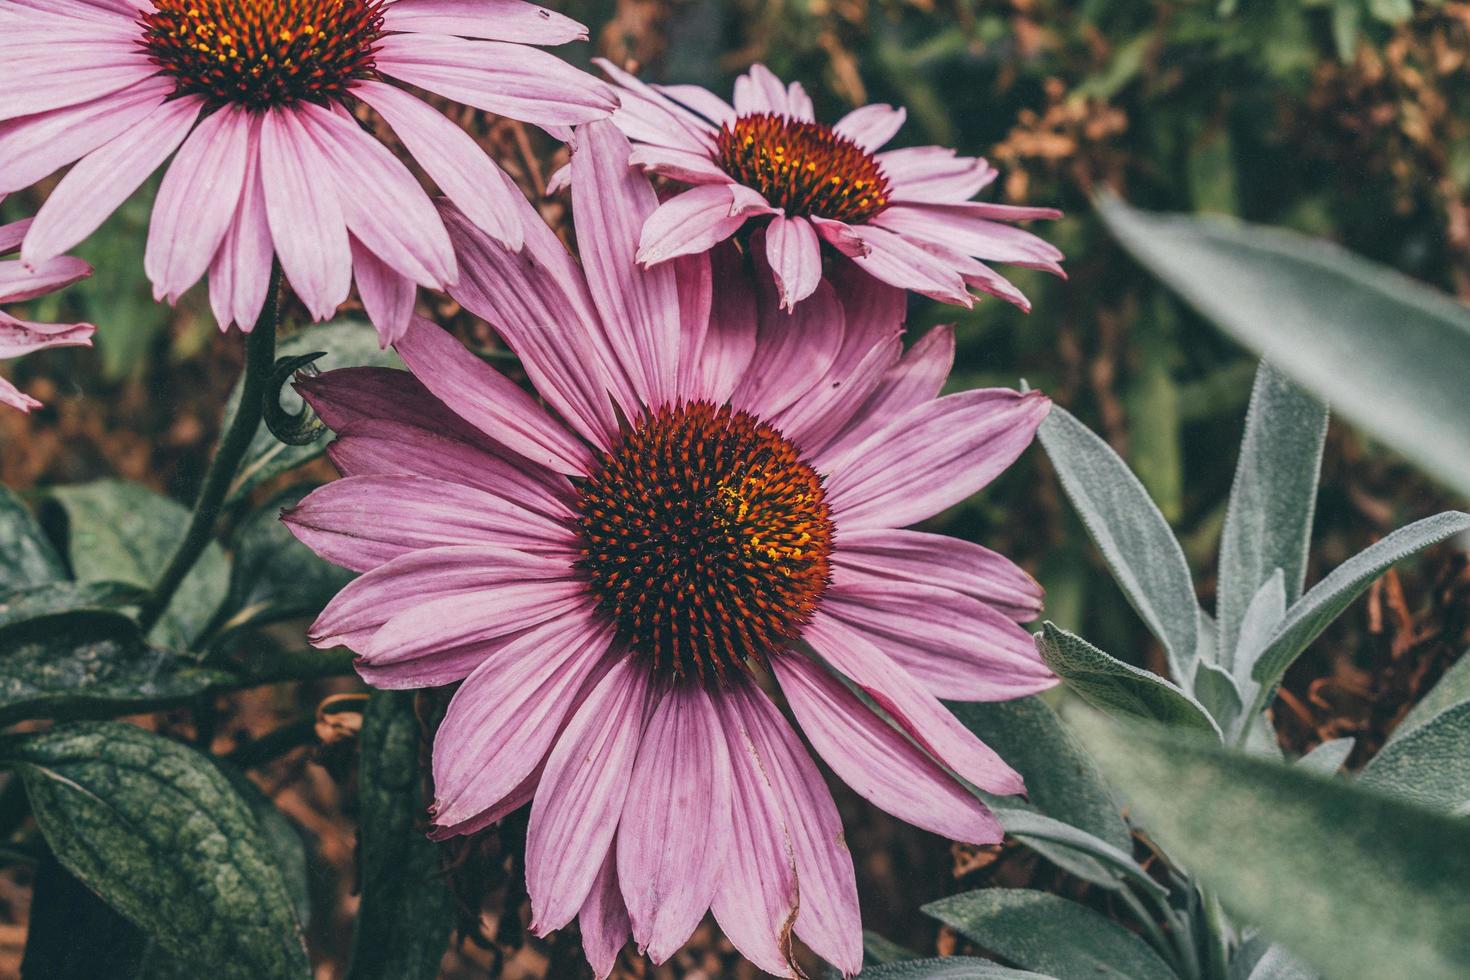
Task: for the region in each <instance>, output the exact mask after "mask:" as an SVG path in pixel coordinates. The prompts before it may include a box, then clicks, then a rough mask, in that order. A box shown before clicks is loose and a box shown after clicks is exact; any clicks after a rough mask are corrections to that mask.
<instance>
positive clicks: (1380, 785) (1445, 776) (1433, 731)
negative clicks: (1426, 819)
mask: <svg viewBox="0 0 1470 980" xmlns="http://www.w3.org/2000/svg"><path fill="white" fill-rule="evenodd" d="M1358 780H1359V782H1361V783H1362V784H1363V785H1365V786H1372V787H1374V788H1376V789H1381V790H1383V791H1384V792H1385V793H1392V794H1393V795H1394V796H1397V797H1399V798H1400V799H1405V800H1413V801H1414V802H1416V803H1421V804H1423V805H1424V806H1428V807H1434V808H1435V809H1439V810H1447V811H1449V812H1451V813H1464V812H1467V811H1470V702H1462V703H1460V704H1457V705H1455V706H1454V707H1453V708H1447V709H1446V710H1444V711H1441V712H1440V713H1439V714H1437V715H1435V716H1434V717H1433V718H1431V719H1429V720H1428V721H1426V722H1424V723H1423V724H1420V725H1417V726H1415V727H1414V728H1413V729H1411V730H1410V731H1408V732H1407V733H1404V734H1398V733H1395V734H1394V737H1393V738H1391V739H1389V740H1388V744H1386V745H1385V746H1384V747H1383V748H1382V749H1380V750H1379V751H1378V754H1377V755H1375V756H1374V757H1373V758H1372V759H1370V760H1369V761H1368V764H1367V765H1366V766H1364V767H1363V771H1362V773H1361V774H1359V776H1358Z"/></svg>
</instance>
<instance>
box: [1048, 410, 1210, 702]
mask: <svg viewBox="0 0 1470 980" xmlns="http://www.w3.org/2000/svg"><path fill="white" fill-rule="evenodd" d="M1038 434H1039V436H1040V437H1041V444H1042V445H1043V446H1044V447H1045V448H1046V454H1047V456H1048V457H1049V458H1050V459H1051V462H1052V465H1053V466H1055V467H1056V470H1057V475H1058V476H1059V477H1060V478H1061V481H1062V489H1064V490H1065V491H1066V493H1067V498H1068V499H1069V500H1071V501H1072V506H1073V507H1075V508H1076V509H1077V513H1078V514H1079V515H1080V516H1081V518H1082V523H1083V524H1085V525H1086V527H1087V533H1088V534H1090V535H1091V536H1092V540H1093V541H1094V542H1095V543H1096V544H1097V547H1098V550H1099V551H1101V552H1102V555H1103V559H1104V560H1105V561H1106V562H1107V563H1108V567H1109V568H1111V569H1112V571H1113V576H1114V577H1115V578H1116V579H1117V580H1118V584H1119V586H1121V587H1122V589H1123V594H1124V595H1125V596H1127V597H1128V601H1129V602H1130V603H1131V604H1132V605H1133V608H1134V609H1136V610H1137V611H1138V614H1139V616H1141V617H1143V621H1144V623H1145V624H1147V625H1148V628H1149V630H1150V631H1151V632H1152V633H1153V634H1154V636H1156V637H1158V639H1159V642H1160V643H1162V644H1163V645H1164V650H1165V652H1166V653H1167V654H1168V655H1169V667H1170V670H1172V671H1173V673H1174V676H1175V678H1176V679H1178V680H1179V681H1180V683H1183V684H1187V683H1189V682H1190V680H1191V679H1192V678H1193V676H1194V671H1193V669H1192V668H1191V665H1192V664H1193V662H1194V658H1195V655H1196V652H1197V647H1198V645H1199V631H1200V620H1199V603H1198V601H1197V600H1196V599H1195V595H1194V583H1193V581H1192V580H1191V579H1190V575H1189V564H1188V562H1186V561H1185V560H1184V552H1183V551H1181V550H1180V548H1179V542H1178V541H1177V540H1176V539H1175V538H1174V532H1173V531H1172V530H1170V528H1169V523H1168V522H1167V521H1166V520H1164V515H1163V514H1161V513H1159V509H1158V508H1157V507H1155V506H1154V503H1153V501H1152V500H1150V499H1149V496H1148V493H1147V491H1145V490H1144V488H1143V484H1141V483H1139V482H1138V478H1137V477H1136V476H1134V475H1133V473H1132V471H1130V470H1129V469H1128V466H1127V464H1126V463H1124V462H1123V460H1122V459H1120V458H1119V457H1118V454H1117V453H1115V452H1113V450H1112V447H1110V446H1109V445H1108V444H1107V443H1106V442H1104V441H1103V440H1102V439H1100V438H1099V437H1098V436H1097V435H1096V434H1094V433H1093V432H1092V431H1091V430H1089V429H1088V428H1087V427H1086V426H1085V425H1083V424H1082V423H1081V422H1079V421H1077V419H1076V418H1074V417H1073V416H1072V415H1071V414H1070V413H1069V412H1067V411H1066V410H1065V409H1063V408H1060V407H1059V406H1053V407H1052V410H1051V412H1050V414H1048V415H1047V417H1046V421H1045V422H1043V423H1042V424H1041V428H1040V430H1039V432H1038Z"/></svg>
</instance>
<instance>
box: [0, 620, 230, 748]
mask: <svg viewBox="0 0 1470 980" xmlns="http://www.w3.org/2000/svg"><path fill="white" fill-rule="evenodd" d="M229 680H230V677H229V675H227V674H223V673H221V672H218V671H214V670H207V669H205V668H203V667H200V666H198V665H197V664H195V663H193V662H192V661H187V660H183V659H181V658H179V657H178V656H176V655H175V654H173V653H171V652H169V651H167V650H160V649H158V648H157V647H153V646H150V645H149V644H147V643H145V642H144V641H143V637H142V636H141V635H140V634H139V633H138V626H137V624H136V623H135V622H133V620H132V619H131V618H129V617H127V616H124V615H122V614H121V613H118V612H109V611H106V610H83V611H80V612H69V613H64V614H60V615H51V616H40V617H37V618H35V619H29V620H26V621H24V622H20V623H16V624H13V625H10V626H6V627H3V628H0V725H9V724H13V723H14V722H17V721H21V720H23V719H28V718H79V717H91V718H96V717H106V716H110V715H119V714H135V713H138V712H143V711H155V710H158V709H160V708H164V707H170V706H173V705H178V704H183V703H186V702H188V701H190V700H192V699H193V698H195V697H198V696H199V695H200V694H203V693H204V692H205V691H207V690H209V689H210V687H211V686H212V685H214V684H224V683H227V682H228V681H229Z"/></svg>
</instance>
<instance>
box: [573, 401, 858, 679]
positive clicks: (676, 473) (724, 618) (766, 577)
mask: <svg viewBox="0 0 1470 980" xmlns="http://www.w3.org/2000/svg"><path fill="white" fill-rule="evenodd" d="M579 507H580V511H581V516H580V520H579V524H580V526H581V531H582V538H583V545H584V550H583V557H582V559H581V562H580V565H581V567H582V568H583V569H584V570H586V571H587V572H588V573H589V574H590V575H591V578H592V585H593V589H594V591H595V593H596V595H597V597H598V600H599V604H600V607H601V608H602V609H603V610H604V611H605V612H606V613H607V614H608V615H610V616H611V617H612V619H613V621H614V623H615V624H616V626H617V630H618V634H619V636H620V637H621V638H622V639H623V641H624V642H626V643H627V644H628V645H629V646H630V647H631V648H632V649H633V650H634V651H635V652H637V653H638V654H640V655H642V656H643V657H645V658H646V659H647V660H648V661H649V662H650V663H651V664H652V665H653V667H654V669H656V670H658V671H659V672H661V673H664V674H666V675H670V676H675V677H680V678H682V677H686V676H687V677H698V678H702V679H704V680H706V681H710V680H715V679H718V678H720V677H722V676H723V675H724V673H725V671H726V670H727V669H732V668H740V667H742V666H744V665H745V664H746V663H747V662H748V661H751V660H754V661H757V662H764V661H765V660H766V659H767V658H769V657H770V656H771V655H772V654H774V653H776V652H777V651H779V649H780V648H781V647H782V646H783V645H784V644H786V643H788V642H790V641H792V640H795V639H796V638H797V637H799V636H800V635H801V628H802V627H803V626H805V625H806V624H807V623H808V622H810V620H811V615H812V613H813V612H814V611H815V610H816V608H817V603H818V601H819V600H820V599H821V597H822V594H823V593H824V592H825V591H826V588H827V583H828V581H829V571H830V568H829V563H828V560H829V558H830V556H831V554H832V521H831V520H830V516H829V511H828V507H827V502H826V500H825V497H824V494H823V490H822V479H821V477H820V476H818V475H817V472H816V471H815V470H813V469H812V468H811V466H810V465H808V464H807V463H806V462H804V461H803V460H802V459H801V456H800V454H799V453H798V452H797V450H796V447H795V446H793V445H792V444H791V442H790V441H789V440H787V439H786V438H785V437H784V436H782V435H781V433H779V432H777V431H776V430H775V429H773V428H772V427H771V426H769V425H767V424H765V423H764V422H761V421H759V420H758V419H756V418H755V417H754V416H752V415H750V414H749V413H747V412H742V411H735V410H733V409H731V408H729V407H728V406H726V407H722V408H716V407H715V406H714V405H712V404H710V403H708V402H694V403H691V404H687V405H680V406H678V407H675V408H665V409H661V410H659V411H657V412H655V413H654V414H653V415H652V417H650V418H647V419H645V420H644V421H643V422H642V423H640V424H639V425H638V426H636V427H635V428H633V429H631V430H630V431H626V432H625V433H624V434H623V437H622V439H621V441H620V443H619V444H618V445H617V446H615V447H614V448H613V449H612V451H611V452H610V453H608V454H606V456H604V458H603V460H602V466H601V468H600V469H599V470H598V471H597V472H596V473H594V474H593V475H592V476H591V477H589V479H588V480H587V482H586V484H585V485H584V486H583V488H582V497H581V502H580V505H579Z"/></svg>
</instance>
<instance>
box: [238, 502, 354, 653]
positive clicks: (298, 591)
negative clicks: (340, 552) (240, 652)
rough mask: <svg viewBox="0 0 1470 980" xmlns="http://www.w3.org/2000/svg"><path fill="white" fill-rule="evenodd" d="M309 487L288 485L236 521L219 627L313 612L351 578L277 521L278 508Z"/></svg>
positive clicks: (279, 509) (270, 620) (268, 620)
mask: <svg viewBox="0 0 1470 980" xmlns="http://www.w3.org/2000/svg"><path fill="white" fill-rule="evenodd" d="M309 490H310V488H309V487H293V488H291V489H289V490H286V491H284V492H282V493H280V494H277V495H276V496H275V497H274V498H272V499H271V500H270V501H269V502H268V503H266V504H265V506H263V507H261V508H260V509H259V510H257V511H255V512H254V513H253V514H251V515H250V516H249V517H247V518H245V520H244V521H242V522H241V524H240V528H239V530H238V531H237V532H236V533H235V538H234V555H235V561H234V564H233V565H232V567H231V569H230V590H229V598H228V599H227V600H226V606H225V608H226V609H227V610H229V613H230V616H229V619H228V620H227V621H226V622H225V623H224V625H223V626H222V627H221V631H222V632H224V631H229V630H233V629H239V628H242V627H245V626H262V625H265V624H267V623H272V622H277V621H279V620H282V619H290V618H292V617H295V616H315V615H316V614H317V613H319V612H321V610H322V608H323V607H324V606H325V605H326V604H327V602H328V601H329V600H330V599H331V598H332V596H334V595H336V594H337V593H338V592H339V591H341V589H342V587H343V586H345V585H346V584H347V583H348V582H350V581H352V578H353V573H352V572H349V571H347V570H346V569H343V568H338V567H337V566H336V565H333V564H330V563H329V562H325V561H323V560H322V559H320V558H318V557H317V556H316V555H315V554H313V553H312V551H311V549H310V548H308V547H306V545H304V544H302V543H301V542H300V541H297V540H296V536H295V535H293V534H292V533H291V532H290V531H289V530H287V528H286V525H285V524H282V523H281V510H282V509H283V508H286V507H291V506H294V505H295V504H297V503H299V502H300V500H301V498H302V497H304V496H306V494H307V493H308V492H309Z"/></svg>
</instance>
